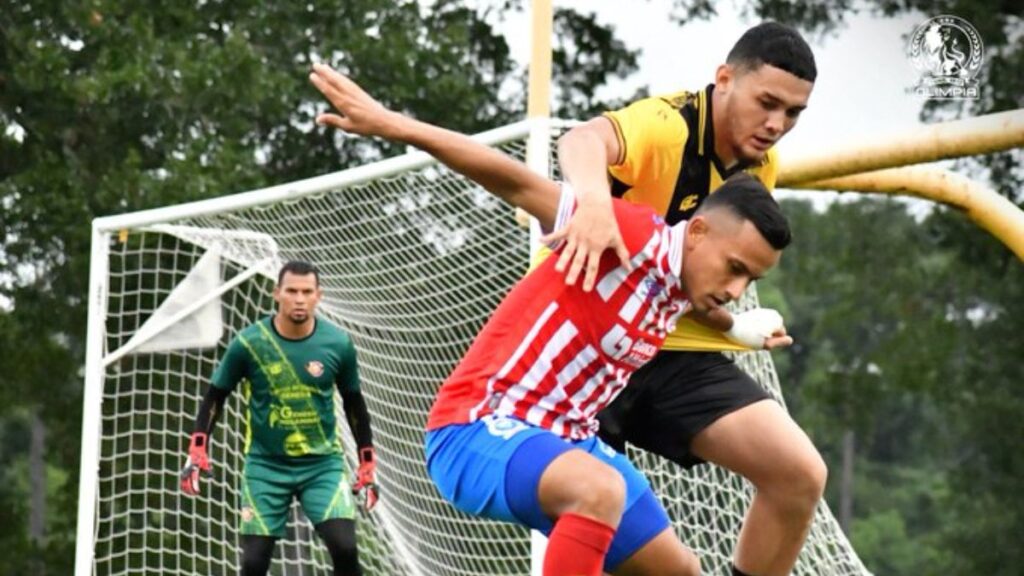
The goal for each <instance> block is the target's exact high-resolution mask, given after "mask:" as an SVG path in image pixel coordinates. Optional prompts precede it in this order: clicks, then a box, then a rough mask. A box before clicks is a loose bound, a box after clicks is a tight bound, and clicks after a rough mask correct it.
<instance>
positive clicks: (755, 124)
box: [715, 64, 814, 162]
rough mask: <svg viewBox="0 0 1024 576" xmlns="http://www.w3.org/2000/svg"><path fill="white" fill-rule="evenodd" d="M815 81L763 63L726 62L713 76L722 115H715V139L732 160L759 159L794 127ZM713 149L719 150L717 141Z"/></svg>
mask: <svg viewBox="0 0 1024 576" xmlns="http://www.w3.org/2000/svg"><path fill="white" fill-rule="evenodd" d="M813 87H814V84H813V83H811V82H808V81H807V80H801V79H800V78H797V77H796V76H794V75H792V74H790V73H789V72H786V71H785V70H782V69H780V68H776V67H774V66H771V65H769V64H764V65H762V66H760V67H758V68H757V69H756V70H743V69H739V70H737V69H734V68H733V67H732V66H730V65H728V64H726V65H723V66H721V67H720V68H719V69H718V73H717V75H716V76H715V91H716V92H717V91H719V90H721V91H722V96H721V100H720V102H721V103H722V104H724V108H725V109H724V110H722V112H723V114H721V116H719V114H717V113H716V114H715V116H716V117H718V118H720V122H721V123H722V124H723V126H719V125H718V124H717V123H716V124H715V138H716V139H717V140H719V141H720V142H721V145H722V146H724V147H725V149H727V150H728V151H729V155H731V156H732V158H733V159H735V160H739V161H742V162H760V161H761V160H762V159H763V158H764V155H765V154H766V153H767V152H768V149H769V148H771V147H772V146H774V145H775V143H776V142H778V141H779V139H781V138H782V137H783V136H785V135H786V133H787V132H789V131H790V130H792V129H793V126H796V121H797V120H798V119H799V118H800V113H801V112H802V111H803V110H804V108H806V107H807V100H808V99H809V98H810V97H811V89H812V88H813ZM716 149H719V152H721V149H720V146H719V145H718V144H717V143H716Z"/></svg>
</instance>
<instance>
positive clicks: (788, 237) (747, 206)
mask: <svg viewBox="0 0 1024 576" xmlns="http://www.w3.org/2000/svg"><path fill="white" fill-rule="evenodd" d="M715 208H724V209H726V210H729V211H730V212H732V213H733V214H734V215H735V216H737V217H739V218H741V219H743V220H749V221H750V223H751V224H753V225H754V227H755V228H757V231H758V232H760V233H761V236H764V239H765V240H767V241H768V243H769V244H771V246H772V248H775V249H776V250H782V249H784V248H785V247H786V246H789V243H790V242H791V241H792V240H793V235H792V233H791V232H790V231H789V221H788V220H786V216H785V215H784V214H783V213H782V210H781V209H780V208H779V204H778V202H776V201H775V199H774V198H772V195H771V193H770V192H768V189H767V188H765V186H764V184H762V183H761V181H760V180H758V179H757V178H754V177H753V176H751V175H749V174H747V173H745V172H740V173H738V174H735V175H733V176H731V177H730V178H729V179H728V180H726V181H725V183H724V184H722V186H721V187H719V188H718V190H716V191H715V192H714V193H713V194H711V195H709V196H708V197H707V199H706V200H704V202H703V203H702V204H701V205H700V208H699V209H698V210H697V214H701V213H703V212H706V211H709V210H712V209H715Z"/></svg>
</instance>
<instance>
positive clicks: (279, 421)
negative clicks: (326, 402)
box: [267, 405, 321, 428]
mask: <svg viewBox="0 0 1024 576" xmlns="http://www.w3.org/2000/svg"><path fill="white" fill-rule="evenodd" d="M267 420H268V423H269V425H270V427H271V428H275V427H277V426H281V427H284V428H294V427H296V426H312V425H315V424H319V423H320V420H321V418H320V414H319V413H318V412H317V411H316V410H295V409H293V408H292V407H291V406H288V405H280V406H274V407H273V408H271V409H270V416H269V417H268V418H267Z"/></svg>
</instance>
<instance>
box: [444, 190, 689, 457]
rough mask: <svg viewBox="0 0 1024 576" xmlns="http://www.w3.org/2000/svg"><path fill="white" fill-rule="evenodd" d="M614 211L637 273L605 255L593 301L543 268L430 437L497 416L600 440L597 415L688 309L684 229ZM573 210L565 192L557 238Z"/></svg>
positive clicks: (643, 211) (459, 382) (622, 204)
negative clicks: (440, 430) (683, 277)
mask: <svg viewBox="0 0 1024 576" xmlns="http://www.w3.org/2000/svg"><path fill="white" fill-rule="evenodd" d="M612 202H613V209H614V213H615V218H616V220H617V221H618V224H619V230H620V232H621V233H622V238H623V240H624V241H625V244H626V248H627V249H628V250H629V253H630V254H631V255H632V259H631V260H632V267H633V270H632V271H631V272H626V269H625V268H623V267H622V266H621V265H620V264H619V260H618V258H617V257H616V256H615V254H614V253H612V252H606V253H605V254H604V256H603V257H602V258H601V263H600V268H599V270H598V282H597V284H596V285H595V287H594V290H592V291H591V292H589V293H588V292H584V291H583V289H582V287H581V285H582V280H581V281H579V282H577V283H576V285H574V286H566V284H565V279H564V275H563V274H562V273H559V272H556V271H555V263H556V262H557V261H558V258H557V257H554V256H552V257H549V258H547V259H545V261H544V263H543V264H541V265H540V266H539V267H538V268H537V269H535V270H534V271H533V272H531V273H530V274H529V275H527V276H526V277H525V278H523V279H522V280H520V281H519V282H518V283H517V284H516V285H515V287H513V288H512V291H511V292H509V294H508V295H507V296H506V297H505V299H504V300H503V301H502V302H501V304H500V305H499V306H498V309H497V310H496V311H495V312H494V314H493V315H492V316H491V319H490V320H489V321H488V322H487V324H486V325H485V326H484V328H483V330H481V332H480V334H479V335H478V336H477V338H476V340H474V341H473V344H472V346H470V348H469V350H468V351H467V352H466V355H465V356H464V357H463V359H462V361H461V362H460V363H459V365H458V366H457V367H456V368H455V370H454V372H452V374H451V375H450V376H449V377H448V379H447V380H445V382H444V384H443V385H442V386H441V389H440V391H439V392H438V395H437V399H436V400H435V401H434V406H433V407H432V408H431V410H430V416H429V418H428V420H427V430H434V429H437V428H441V427H444V426H447V425H449V424H465V423H470V422H474V421H476V420H478V419H479V418H481V417H483V416H485V415H487V414H492V413H493V414H498V415H503V416H513V417H516V418H519V419H522V420H525V421H526V422H529V423H531V424H533V425H536V426H540V427H543V428H546V429H548V430H550V431H551V432H553V433H555V434H557V435H559V436H561V437H563V438H566V439H570V440H581V439H585V438H588V437H590V436H592V435H593V434H594V433H596V432H597V419H596V418H595V415H596V414H597V412H598V411H599V410H601V408H603V407H604V406H606V405H607V404H608V403H610V402H611V401H612V400H613V399H614V398H615V396H617V395H618V394H619V392H621V391H622V389H623V387H625V386H626V382H627V381H628V379H629V375H630V374H632V373H633V371H635V370H636V369H637V368H639V367H640V366H642V365H643V364H645V363H646V362H647V361H648V360H650V359H651V358H653V357H654V355H655V353H657V351H658V349H659V348H660V347H661V345H662V343H663V342H664V341H665V335H666V334H667V333H669V332H671V331H672V330H673V328H674V327H675V323H676V319H677V318H678V317H679V316H680V315H681V314H682V313H684V312H685V311H686V310H687V309H688V307H689V303H688V302H687V300H686V295H685V294H683V292H682V287H681V285H680V281H679V269H680V266H681V265H682V258H683V232H684V230H685V226H686V223H685V222H681V223H679V224H678V225H676V226H669V225H667V224H665V222H664V220H662V219H661V217H660V216H658V215H657V214H655V212H654V210H652V209H651V208H649V207H647V206H643V205H637V204H631V203H629V202H626V201H622V200H617V199H614V200H613V201H612ZM574 209H575V198H574V196H573V192H572V190H571V189H570V187H569V186H568V185H563V187H562V198H561V201H560V203H559V209H558V217H557V219H556V223H555V227H554V228H555V229H556V230H557V229H558V228H560V227H562V226H563V225H564V224H565V223H566V222H567V221H568V219H569V217H570V216H571V215H572V212H573V210H574Z"/></svg>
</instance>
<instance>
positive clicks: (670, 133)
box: [604, 84, 778, 350]
mask: <svg viewBox="0 0 1024 576" xmlns="http://www.w3.org/2000/svg"><path fill="white" fill-rule="evenodd" d="M714 88H715V87H714V84H711V85H709V86H708V87H707V88H705V89H704V90H701V91H699V92H676V93H674V94H668V95H665V96H656V97H651V98H645V99H643V100H638V101H636V102H634V103H632V104H630V105H629V106H627V107H625V108H622V109H621V110H616V111H614V112H607V113H605V115H604V116H605V117H606V118H608V119H609V120H611V123H612V125H613V126H614V127H615V134H616V136H617V138H618V140H619V147H620V157H619V162H618V163H617V164H615V165H614V166H611V167H610V168H609V170H608V172H609V174H610V176H611V182H612V195H613V196H615V197H617V198H624V199H626V200H629V201H631V202H637V203H641V204H647V205H648V206H651V207H653V208H654V209H655V210H657V211H658V213H660V214H662V215H664V217H665V220H666V221H667V222H668V223H669V224H675V223H677V222H679V221H681V220H686V219H688V218H690V217H691V216H692V215H693V213H694V211H696V210H697V207H698V206H699V205H700V204H701V202H702V201H703V200H704V199H705V198H707V196H708V194H711V193H713V192H714V191H715V190H717V189H718V187H719V186H721V185H722V181H723V180H725V179H726V178H728V177H729V176H731V175H732V174H734V173H736V172H738V171H740V170H744V171H746V172H747V173H749V174H750V175H751V176H754V177H755V178H757V179H759V180H760V181H761V182H762V183H763V184H764V185H765V186H766V187H767V188H768V189H769V190H773V189H774V188H775V179H776V176H777V174H778V158H777V154H776V151H775V149H774V148H772V149H771V150H769V151H768V153H767V154H766V155H765V157H764V159H763V160H762V161H761V162H760V163H757V164H754V165H750V164H746V165H744V164H737V165H735V166H733V167H731V168H729V169H726V167H725V166H723V165H722V162H721V160H719V159H718V156H717V155H716V154H715V135H714V125H713V122H712V121H711V119H712V114H711V95H712V92H713V90H714ZM664 348H665V349H667V350H742V349H744V348H743V347H742V346H738V345H736V344H734V343H732V342H731V341H729V340H728V339H726V338H725V336H723V335H722V334H720V333H718V332H716V331H714V330H711V329H710V328H706V327H704V326H702V325H700V324H697V323H696V322H694V321H693V320H690V319H688V318H681V319H680V320H679V324H678V326H677V328H676V331H675V332H674V333H672V334H670V335H669V336H668V338H667V339H666V340H665V346H664Z"/></svg>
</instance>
